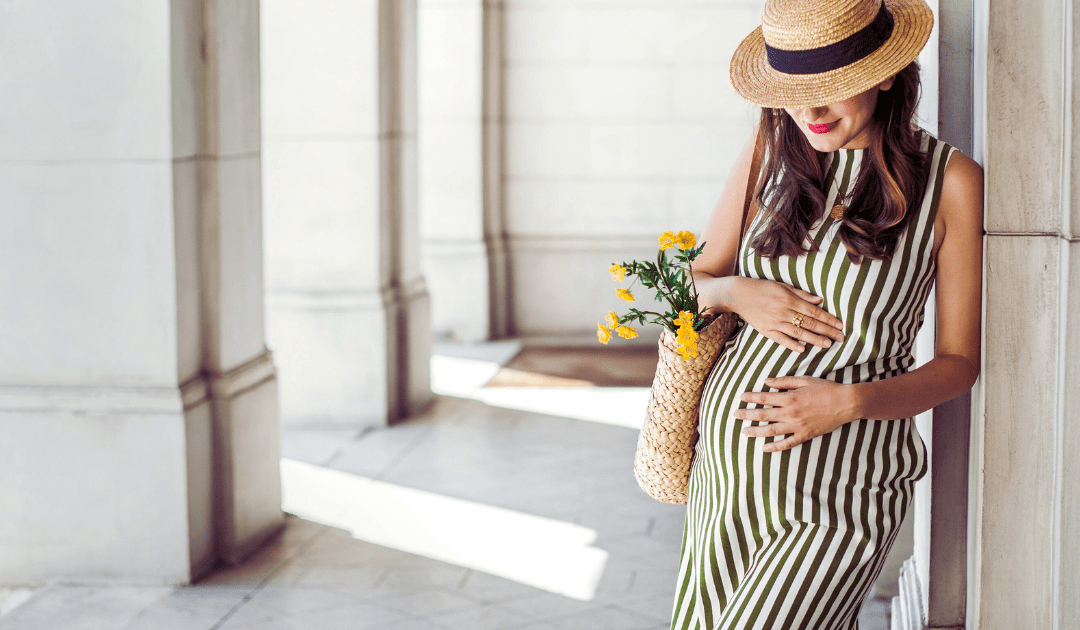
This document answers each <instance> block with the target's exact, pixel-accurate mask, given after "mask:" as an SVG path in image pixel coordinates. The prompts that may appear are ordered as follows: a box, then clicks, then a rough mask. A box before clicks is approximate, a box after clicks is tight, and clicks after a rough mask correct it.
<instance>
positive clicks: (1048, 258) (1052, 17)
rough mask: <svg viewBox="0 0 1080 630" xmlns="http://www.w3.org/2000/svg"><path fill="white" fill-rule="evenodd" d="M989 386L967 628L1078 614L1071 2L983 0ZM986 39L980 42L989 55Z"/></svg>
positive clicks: (1078, 249)
mask: <svg viewBox="0 0 1080 630" xmlns="http://www.w3.org/2000/svg"><path fill="white" fill-rule="evenodd" d="M975 6H976V18H977V19H976V37H975V41H976V61H977V63H980V61H981V60H984V62H982V65H981V67H979V66H977V70H976V75H975V76H976V86H977V89H976V90H975V105H976V112H977V115H976V120H977V122H978V123H981V124H980V125H979V126H978V128H977V130H976V131H977V132H976V138H978V137H980V135H981V136H982V137H983V138H984V141H985V168H986V231H987V236H986V267H985V270H986V280H985V314H986V316H985V326H984V350H983V375H982V381H983V388H982V391H981V395H980V397H979V399H978V401H977V407H978V416H977V417H978V422H977V423H976V425H975V427H973V431H974V433H975V439H974V440H973V444H975V445H976V447H977V448H976V452H975V454H974V457H976V462H975V465H974V466H973V471H974V473H973V478H972V491H973V492H974V493H975V499H974V503H973V517H974V518H975V519H976V526H975V528H974V532H973V533H974V541H973V550H974V555H975V557H974V558H973V562H972V564H971V566H972V579H971V585H970V589H969V598H970V601H969V610H970V611H971V612H970V618H969V620H968V622H969V624H970V625H969V627H973V628H980V630H998V629H1001V630H1005V629H1014V628H1031V629H1032V630H1051V629H1052V628H1053V629H1057V628H1062V629H1064V628H1076V627H1080V597H1077V594H1076V593H1077V590H1076V589H1077V584H1080V494H1078V493H1077V492H1076V488H1077V487H1078V483H1080V458H1078V457H1077V455H1076V454H1077V453H1078V452H1080V373H1078V368H1077V365H1078V362H1077V357H1078V356H1080V354H1078V351H1080V298H1078V291H1077V288H1078V287H1080V238H1078V237H1077V235H1076V231H1075V226H1077V225H1080V189H1078V184H1080V181H1078V180H1075V179H1073V177H1074V176H1076V175H1077V173H1078V171H1077V167H1078V165H1080V160H1078V159H1077V158H1078V156H1077V155H1076V151H1077V148H1078V146H1080V145H1078V144H1077V143H1076V141H1075V140H1076V138H1077V133H1078V127H1077V124H1078V121H1080V117H1078V116H1077V113H1078V111H1077V107H1078V106H1080V98H1078V97H1077V96H1076V93H1075V88H1074V86H1075V85H1076V74H1075V73H1076V72H1077V64H1076V61H1077V45H1078V43H1077V42H1078V40H1077V38H1076V28H1077V22H1076V19H1077V15H1076V14H1075V12H1074V10H1073V6H1072V3H1071V2H1046V3H1042V2H1040V3H1032V2H1025V1H1023V0H993V2H990V1H989V0H978V1H977V2H976V5H975ZM980 53H981V54H980Z"/></svg>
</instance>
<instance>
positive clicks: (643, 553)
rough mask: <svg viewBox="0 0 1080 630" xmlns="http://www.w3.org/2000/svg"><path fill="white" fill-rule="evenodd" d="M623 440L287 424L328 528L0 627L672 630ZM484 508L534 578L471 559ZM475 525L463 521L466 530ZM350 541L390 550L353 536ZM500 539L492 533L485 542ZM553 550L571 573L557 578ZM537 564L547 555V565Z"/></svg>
mask: <svg viewBox="0 0 1080 630" xmlns="http://www.w3.org/2000/svg"><path fill="white" fill-rule="evenodd" d="M587 360H588V358H587V357H586V358H585V359H582V358H581V357H580V356H577V355H566V354H560V353H557V352H556V353H548V354H546V355H545V354H544V353H530V354H526V355H524V356H519V357H518V359H517V360H515V361H514V362H513V363H512V364H511V365H509V366H508V367H510V368H512V369H513V370H514V371H509V372H507V371H504V372H503V373H501V374H500V376H499V377H498V378H496V382H495V383H493V385H495V386H503V387H505V386H511V387H521V386H536V385H541V386H544V385H547V386H552V387H557V388H566V387H580V388H587V387H589V386H590V385H591V384H592V383H596V384H604V385H606V384H609V381H610V379H609V378H607V377H604V376H603V371H602V370H591V371H590V370H588V369H585V370H583V369H581V368H582V365H581V364H582V361H587ZM625 360H626V361H627V362H626V363H624V366H631V365H633V366H635V367H634V369H635V370H638V371H644V372H647V371H648V369H649V368H648V361H647V360H645V361H642V360H641V357H640V356H639V357H637V358H633V357H630V358H625ZM635 361H636V363H635ZM642 365H643V366H644V367H642ZM564 368H566V369H564ZM571 368H572V369H571ZM620 378H622V377H620ZM642 378H644V379H645V381H646V382H647V379H648V374H645V376H643V377H640V378H638V379H637V380H635V379H630V380H629V381H625V379H624V381H625V382H624V381H620V382H618V383H614V384H616V385H618V386H632V385H635V384H640V382H639V381H640V380H641V379H642ZM605 379H606V380H605ZM530 383H531V384H532V385H530ZM574 400H577V399H574ZM567 415H569V416H573V415H574V414H573V413H568V414H567ZM635 440H636V432H635V430H633V429H632V428H627V427H624V426H614V425H612V424H606V423H602V422H593V421H586V420H579V419H573V418H571V417H561V416H557V415H545V414H539V413H535V412H531V411H520V410H514V409H507V408H500V407H495V406H490V405H488V404H485V403H483V402H480V401H477V400H471V399H468V398H455V397H448V396H443V397H439V398H438V400H437V402H436V404H435V405H434V407H433V408H432V409H431V410H430V411H429V412H428V413H427V414H425V415H424V416H423V417H420V418H416V419H414V420H411V421H409V422H407V423H404V424H401V425H398V426H395V427H392V428H389V429H382V430H377V431H370V432H367V433H364V434H361V435H356V434H355V432H352V431H330V430H286V431H285V435H284V440H283V456H284V457H285V458H286V461H285V464H286V465H285V466H284V467H283V471H284V472H283V475H284V477H285V483H286V486H289V484H290V483H291V484H293V485H294V486H296V487H298V488H301V490H302V489H303V488H304V486H302V485H299V484H301V481H302V479H301V476H300V473H301V472H303V471H308V472H309V473H310V472H314V473H317V474H324V475H329V476H330V477H326V478H327V479H331V480H332V483H331V482H327V484H328V485H327V486H326V487H325V488H322V487H320V488H319V489H318V491H317V492H311V491H308V492H301V491H297V490H294V491H293V498H292V499H289V498H288V496H287V498H286V507H288V506H289V504H290V501H292V502H293V503H294V504H295V505H297V506H306V507H302V508H298V511H302V510H310V511H312V514H314V513H316V512H318V513H319V514H320V516H319V518H320V520H322V521H323V522H315V521H314V520H307V519H304V518H299V517H297V516H289V517H288V524H287V528H286V530H285V532H284V534H283V535H282V536H281V537H280V539H278V540H276V541H275V542H274V543H272V544H271V545H269V546H268V547H266V548H265V549H263V550H262V551H260V552H258V553H257V554H256V555H255V556H254V557H252V558H251V559H249V560H248V561H247V562H245V563H244V564H243V565H242V566H240V567H235V568H227V569H223V570H220V571H218V572H217V573H215V574H214V575H212V576H211V577H210V578H208V579H206V580H203V581H202V582H200V583H199V584H197V585H194V586H189V587H178V588H169V587H139V586H120V585H78V584H53V585H51V586H48V587H45V588H42V589H39V590H38V591H37V592H35V593H34V594H33V596H32V597H31V598H30V599H29V601H27V602H26V603H23V604H22V605H19V606H17V607H15V608H14V610H12V611H11V612H9V613H8V614H6V615H4V616H2V617H0V628H2V629H3V630H219V629H220V630H248V629H250V630H337V629H346V628H348V629H354V630H362V629H378V630H439V629H442V630H447V629H457V630H489V629H490V630H605V629H611V630H666V628H667V627H668V625H667V621H668V615H669V612H670V607H671V602H672V599H673V595H674V587H675V578H676V569H677V566H676V563H677V561H678V554H679V545H680V536H681V530H682V521H683V515H684V511H685V508H683V507H681V506H671V505H665V504H661V503H658V502H655V501H653V500H651V499H650V498H649V497H647V496H646V495H645V494H643V493H642V492H641V491H640V490H639V489H638V488H637V486H636V484H635V482H634V480H633V477H632V475H631V472H630V471H631V466H632V459H633V451H634V445H635ZM312 478H315V477H312ZM331 486H332V487H331ZM350 489H355V490H356V491H357V492H361V493H363V494H359V495H354V496H353V500H352V501H349V500H348V499H349V496H346V495H344V494H340V493H347V492H351V491H352V490H350ZM417 490H420V491H423V492H419V493H417V492H416V491H417ZM335 492H337V493H339V494H337V495H335V494H334V493H335ZM323 494H325V495H326V497H325V498H326V500H325V501H324V504H325V506H326V509H325V510H324V511H323V512H319V510H320V509H322V508H320V507H319V505H320V503H319V502H318V501H314V500H312V497H314V496H316V495H319V496H322V495H323ZM287 495H288V492H287ZM356 497H365V498H364V499H363V500H362V501H361V500H360V499H357V498H356ZM373 497H374V498H373ZM378 497H383V498H382V499H380V498H378ZM386 497H389V499H386ZM369 501H370V502H371V503H365V502H369ZM375 501H383V502H382V503H378V502H375ZM346 504H348V505H347V507H349V508H350V509H352V511H353V512H357V513H359V514H360V515H361V517H362V522H360V523H358V524H357V526H356V527H352V526H351V525H350V523H354V522H355V521H350V520H349V518H350V517H349V513H350V512H349V510H343V509H341V508H342V506H343V505H346ZM354 504H356V505H354ZM438 510H442V511H441V512H436V511H438ZM323 513H325V518H324V517H323V516H321V515H322V514H323ZM401 514H414V515H415V516H416V518H415V519H413V520H414V521H417V520H419V521H425V522H429V523H430V524H431V525H435V526H436V527H428V528H426V529H424V530H423V531H417V532H414V531H413V530H410V529H409V527H410V526H413V525H415V523H412V524H410V523H408V522H405V521H401V520H399V521H395V522H394V524H391V525H390V526H387V527H385V528H383V530H378V531H376V530H372V529H371V524H372V523H379V522H381V521H379V520H378V519H380V518H382V519H384V520H391V521H393V519H394V518H398V517H400V515H401ZM395 515H397V516H395ZM485 515H490V518H491V519H501V520H498V522H500V523H502V522H505V523H509V524H510V528H512V529H515V531H514V532H513V535H515V536H521V537H523V538H522V540H525V541H526V543H525V544H522V545H521V546H522V547H535V548H530V549H526V550H524V551H523V553H525V554H526V555H525V556H523V557H526V558H531V560H530V561H529V562H531V563H532V564H533V565H535V567H533V568H530V566H529V562H522V561H520V560H517V559H516V558H518V556H517V555H516V554H517V551H516V549H510V550H509V551H510V552H511V553H502V552H500V553H496V554H489V555H490V556H491V557H486V558H480V556H483V555H484V554H483V553H482V551H483V550H480V551H477V549H475V548H473V547H469V546H468V544H469V540H470V536H472V537H473V538H475V535H476V533H477V532H478V531H479V532H480V533H481V534H482V535H488V534H484V530H483V526H484V523H485V522H486V521H487V520H488V517H487V516H485ZM308 516H309V518H311V516H310V514H308ZM538 517H540V518H538ZM469 518H475V521H474V522H475V523H476V527H475V528H472V527H462V525H461V524H462V523H468V522H469V521H468V519H469ZM373 519H374V520H373ZM462 519H465V520H462ZM324 523H331V524H333V525H336V526H330V525H327V524H324ZM455 523H456V525H455ZM515 523H520V527H521V529H520V530H519V529H518V527H517V526H516V525H513V524H515ZM439 525H443V526H444V527H442V529H440V527H438V526H439ZM444 530H445V531H444ZM355 532H367V533H366V534H365V535H366V536H369V539H370V537H375V538H378V539H379V540H381V541H383V542H385V543H387V544H389V545H396V546H397V547H399V548H392V546H384V545H378V544H373V543H372V542H368V541H366V540H360V539H357V537H355V536H354V535H353V534H354V533H355ZM395 536H396V537H397V538H395ZM493 538H494V537H493ZM545 538H550V541H547V542H545ZM511 540H513V539H512V538H511ZM395 541H396V542H395ZM398 543H400V544H398ZM498 544H503V543H501V541H494V540H492V545H491V547H492V548H498ZM545 545H546V546H545ZM403 548H404V549H412V550H416V549H421V548H422V549H431V550H433V551H432V552H430V553H431V555H435V556H437V557H442V558H451V559H456V558H460V559H457V560H455V561H454V562H447V561H441V560H437V559H433V558H431V557H425V556H424V555H420V554H418V553H410V552H408V551H404V550H402V549H403ZM533 552H536V553H533ZM470 553H471V554H474V555H476V556H477V557H478V559H477V560H475V561H474V560H473V559H472V558H471V557H470V556H469V554H470ZM530 554H531V555H530ZM559 554H564V555H565V557H566V558H570V559H571V562H578V563H580V564H576V565H573V567H571V568H572V569H573V570H567V567H566V566H565V564H566V563H565V562H563V561H562V560H561V559H562V558H563V557H564V555H559ZM545 558H547V559H550V558H556V559H558V561H557V562H556V561H552V562H550V563H547V564H545V562H544V560H545ZM522 564H524V565H526V566H520V565H522ZM477 566H483V567H484V568H485V569H487V570H480V569H477V568H475V567H477ZM577 567H580V570H578V569H577ZM493 573H502V574H503V575H504V576H510V577H511V578H513V579H508V577H498V576H497V575H494V574H493ZM594 574H595V576H596V579H592V578H590V577H589V576H592V575H594ZM529 584H543V585H544V588H538V587H536V586H530V585H529ZM562 585H565V588H564V587H563V586H562ZM552 591H557V592H566V593H569V594H570V595H572V596H567V595H560V594H556V593H555V592H552ZM0 595H2V593H0ZM18 597H19V598H20V599H21V598H25V594H20V595H19V596H18ZM2 601H3V598H2V597H0V603H2ZM861 623H862V626H861V627H862V630H885V628H886V627H887V621H886V607H885V604H884V603H881V602H876V601H871V602H869V603H868V605H867V607H866V608H865V609H864V613H863V617H862V619H861Z"/></svg>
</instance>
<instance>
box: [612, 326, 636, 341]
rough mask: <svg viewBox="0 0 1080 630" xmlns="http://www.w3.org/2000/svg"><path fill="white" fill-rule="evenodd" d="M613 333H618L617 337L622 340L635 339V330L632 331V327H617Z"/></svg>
mask: <svg viewBox="0 0 1080 630" xmlns="http://www.w3.org/2000/svg"><path fill="white" fill-rule="evenodd" d="M615 332H617V333H619V336H620V337H622V338H623V339H633V338H634V337H637V330H634V328H633V327H632V326H619V327H617V328H616V329H615Z"/></svg>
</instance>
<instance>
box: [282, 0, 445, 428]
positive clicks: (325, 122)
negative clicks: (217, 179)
mask: <svg viewBox="0 0 1080 630" xmlns="http://www.w3.org/2000/svg"><path fill="white" fill-rule="evenodd" d="M262 25H263V38H262V50H263V103H264V112H265V113H264V120H263V138H264V147H265V150H264V154H265V160H264V169H265V172H266V177H265V178H264V192H265V194H264V198H265V205H266V248H267V323H268V328H269V331H268V337H269V340H270V343H271V346H272V347H273V348H274V350H275V353H276V357H277V362H278V365H279V368H280V370H281V374H282V379H281V383H282V385H281V400H282V413H283V417H284V420H285V422H286V424H309V425H312V424H329V425H335V424H336V425H342V424H345V425H350V426H372V425H381V424H385V423H386V422H388V421H391V420H394V419H396V418H399V417H402V416H404V415H408V414H410V413H414V412H415V411H417V410H419V409H422V408H423V407H424V406H425V405H426V404H427V402H428V401H429V399H430V396H431V394H430V388H429V385H428V358H429V355H430V344H431V340H430V337H431V332H430V324H429V317H430V316H429V312H428V311H429V306H428V296H427V289H426V287H425V285H424V281H423V278H422V276H421V274H420V270H419V264H420V256H419V228H418V225H417V216H416V205H417V202H416V130H415V121H416V106H415V96H416V88H415V82H416V79H415V77H416V74H415V43H416V40H415V0H395V1H391V0H366V1H360V2H357V1H352V0H318V1H310V2H309V1H305V2H290V1H289V0H266V1H265V2H263V10H262Z"/></svg>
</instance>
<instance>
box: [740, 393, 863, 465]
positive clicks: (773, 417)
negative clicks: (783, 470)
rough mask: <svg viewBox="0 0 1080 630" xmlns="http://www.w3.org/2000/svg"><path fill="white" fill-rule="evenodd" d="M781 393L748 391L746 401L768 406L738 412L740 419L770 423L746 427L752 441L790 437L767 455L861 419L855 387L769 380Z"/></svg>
mask: <svg viewBox="0 0 1080 630" xmlns="http://www.w3.org/2000/svg"><path fill="white" fill-rule="evenodd" d="M765 385H767V386H768V387H771V388H773V389H780V390H786V391H780V392H746V393H745V394H743V395H742V400H743V402H748V403H757V404H758V405H765V406H766V407H768V408H766V409H760V408H759V409H737V410H736V411H735V417H736V418H737V419H739V420H754V421H757V422H767V423H769V424H766V425H760V426H752V427H746V428H745V429H743V431H742V432H743V435H746V436H748V437H752V438H758V437H771V436H774V435H786V436H787V437H786V438H784V439H782V440H778V441H776V442H769V443H767V444H765V446H764V447H763V448H762V450H763V451H765V452H767V453H773V452H777V451H784V450H787V449H789V448H791V447H793V446H796V445H798V444H802V443H803V442H805V441H807V440H809V439H811V438H815V437H817V436H819V435H824V434H826V433H829V432H830V431H833V430H835V429H837V428H839V427H841V426H843V425H844V424H845V423H848V422H851V421H852V420H856V419H858V417H859V416H858V413H857V412H856V411H855V405H856V403H855V400H854V397H853V396H852V391H851V386H850V385H843V384H840V383H835V382H833V381H827V380H825V379H820V378H813V377H810V376H784V377H781V378H770V379H766V380H765Z"/></svg>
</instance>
